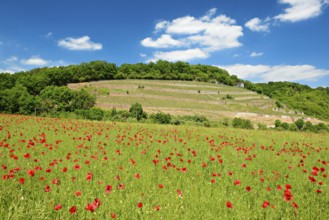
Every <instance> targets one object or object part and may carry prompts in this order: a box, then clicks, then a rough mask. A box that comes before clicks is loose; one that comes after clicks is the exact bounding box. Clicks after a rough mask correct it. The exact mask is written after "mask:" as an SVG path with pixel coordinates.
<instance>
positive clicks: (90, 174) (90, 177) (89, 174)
mask: <svg viewBox="0 0 329 220" xmlns="http://www.w3.org/2000/svg"><path fill="white" fill-rule="evenodd" d="M92 178H93V174H92V172H88V174H87V176H86V180H87V181H90V180H91V179H92Z"/></svg>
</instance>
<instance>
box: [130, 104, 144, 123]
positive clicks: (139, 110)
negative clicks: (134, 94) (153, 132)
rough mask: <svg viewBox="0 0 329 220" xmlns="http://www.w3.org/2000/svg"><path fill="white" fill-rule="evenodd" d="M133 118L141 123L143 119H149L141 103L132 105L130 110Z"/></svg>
mask: <svg viewBox="0 0 329 220" xmlns="http://www.w3.org/2000/svg"><path fill="white" fill-rule="evenodd" d="M129 112H130V114H131V116H132V117H134V118H136V119H137V121H140V120H141V119H142V118H147V114H146V113H145V112H144V111H143V107H142V105H141V104H139V103H135V104H132V105H131V106H130V108H129Z"/></svg>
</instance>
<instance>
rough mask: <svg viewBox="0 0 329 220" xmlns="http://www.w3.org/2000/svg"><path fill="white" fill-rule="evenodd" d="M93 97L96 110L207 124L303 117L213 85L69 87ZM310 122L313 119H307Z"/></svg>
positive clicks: (128, 83) (140, 82) (121, 83)
mask: <svg viewBox="0 0 329 220" xmlns="http://www.w3.org/2000/svg"><path fill="white" fill-rule="evenodd" d="M68 86H69V88H71V89H73V90H79V89H81V88H85V89H86V90H87V91H89V92H90V93H92V94H94V95H96V107H99V108H101V109H106V110H110V109H112V108H116V109H125V110H128V109H129V107H130V106H131V105H132V104H133V103H136V102H138V103H140V104H142V106H143V109H144V110H145V111H146V112H147V113H156V112H163V113H169V114H172V115H203V116H206V117H207V118H209V119H210V120H214V121H218V120H221V119H223V118H234V117H241V118H247V119H250V120H251V121H253V122H255V123H259V122H261V123H265V124H267V125H273V124H274V121H275V120H277V119H279V120H281V121H283V122H288V123H291V122H293V121H295V120H296V118H298V117H301V116H303V115H301V114H296V113H297V112H295V111H292V110H290V109H288V108H286V109H284V110H283V109H281V110H279V109H278V108H277V106H276V104H275V101H273V100H272V99H270V98H268V97H267V96H264V95H261V94H257V93H255V92H252V91H250V90H247V89H243V88H239V87H232V86H225V85H219V84H214V83H204V82H190V81H168V80H167V81H163V80H161V81H159V80H111V81H98V82H87V83H76V84H69V85H68ZM308 120H310V121H312V122H318V120H316V119H311V118H309V119H308Z"/></svg>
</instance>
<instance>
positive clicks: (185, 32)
mask: <svg viewBox="0 0 329 220" xmlns="http://www.w3.org/2000/svg"><path fill="white" fill-rule="evenodd" d="M216 11H217V9H216V8H213V9H211V10H209V11H208V12H207V13H206V14H205V15H204V16H202V17H201V18H196V17H193V16H189V15H188V16H184V17H180V18H176V19H173V20H172V21H165V20H162V21H160V22H158V23H157V24H156V25H155V31H154V33H156V34H158V33H159V32H162V35H161V36H160V37H159V38H158V39H156V40H153V39H152V38H150V37H148V38H145V39H143V40H142V41H141V44H142V45H143V46H146V47H154V48H170V47H186V48H187V49H186V50H174V51H165V52H159V51H157V52H155V53H154V54H153V55H154V59H157V58H159V57H167V54H172V53H171V52H173V54H176V53H177V51H179V54H182V53H183V54H184V56H181V57H182V58H184V61H188V60H192V59H198V58H205V57H209V56H210V53H211V52H215V51H220V50H224V49H228V48H235V47H239V46H241V45H242V44H241V43H240V42H239V38H240V37H241V36H243V28H242V27H241V26H239V25H236V21H235V20H234V19H232V18H230V17H228V16H226V15H219V16H216ZM183 51H184V52H183ZM187 54H188V55H187ZM191 54H194V55H195V57H193V56H191ZM185 55H187V56H185ZM168 58H169V59H170V60H173V59H174V58H171V57H168ZM154 59H153V60H154ZM174 60H178V59H174Z"/></svg>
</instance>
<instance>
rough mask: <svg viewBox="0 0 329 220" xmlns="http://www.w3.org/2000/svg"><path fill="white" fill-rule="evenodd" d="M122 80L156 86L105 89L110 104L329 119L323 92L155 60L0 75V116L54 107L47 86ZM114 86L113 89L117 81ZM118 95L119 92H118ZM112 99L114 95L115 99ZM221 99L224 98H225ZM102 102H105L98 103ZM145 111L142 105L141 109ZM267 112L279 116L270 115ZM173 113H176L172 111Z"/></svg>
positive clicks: (328, 97) (327, 98) (327, 97)
mask: <svg viewBox="0 0 329 220" xmlns="http://www.w3.org/2000/svg"><path fill="white" fill-rule="evenodd" d="M122 79H140V80H161V81H155V82H154V83H153V84H152V85H150V83H148V84H146V81H141V82H140V83H138V82H135V84H134V85H131V86H132V87H136V86H138V85H137V84H145V88H144V90H143V91H148V93H147V94H144V93H141V92H139V93H138V91H139V90H138V91H134V93H135V94H129V95H130V96H127V97H123V96H122V94H120V93H119V92H118V91H116V90H114V91H111V90H112V89H111V90H110V91H109V92H110V94H112V97H111V98H112V100H113V101H114V100H117V99H120V100H122V99H123V98H126V99H128V98H129V99H132V97H133V96H135V97H134V99H135V98H138V97H139V96H140V97H143V96H144V95H147V96H148V97H149V98H148V100H151V95H152V96H153V99H154V100H156V101H157V102H159V103H160V100H161V101H162V102H165V103H167V102H169V101H170V102H172V103H175V104H174V105H175V106H181V107H182V105H183V104H184V103H185V104H184V105H185V106H186V107H188V108H189V107H191V105H193V106H200V110H202V111H205V110H206V109H209V110H210V111H214V110H216V111H223V112H224V111H226V112H246V113H248V114H249V113H261V114H274V115H276V114H279V115H280V114H286V112H285V111H286V110H288V112H289V108H290V109H296V111H290V114H292V115H294V114H295V113H298V112H304V113H305V114H306V115H309V116H314V117H318V118H321V119H327V120H328V119H329V111H328V109H329V108H328V106H329V94H328V93H329V92H328V88H327V89H322V88H317V89H312V88H310V87H308V86H304V85H300V84H297V83H288V82H280V83H272V82H271V83H267V84H254V83H252V82H250V81H245V80H242V79H239V78H238V77H237V76H235V75H230V74H229V73H228V72H227V71H226V70H224V69H220V68H217V67H214V66H209V65H201V64H197V65H191V64H188V63H185V62H176V63H172V62H167V61H163V60H159V61H157V62H156V63H153V62H151V63H149V64H145V63H137V64H122V65H121V66H119V67H118V66H116V65H115V64H113V63H108V62H106V61H92V62H89V63H81V64H79V65H70V66H66V67H51V68H37V69H33V70H30V71H26V72H19V73H16V74H8V73H2V74H0V112H5V113H20V114H38V113H41V112H42V109H40V107H39V106H40V104H42V103H45V102H46V101H47V102H49V101H51V102H52V104H53V105H54V106H58V105H57V104H56V103H54V102H53V101H54V100H50V98H49V97H47V95H45V94H46V93H47V94H49V93H51V91H55V90H56V89H54V88H48V89H47V87H49V86H57V87H59V86H67V85H68V84H70V83H85V82H92V81H101V80H122ZM168 80H176V81H179V82H180V83H178V82H174V81H173V82H172V83H171V85H169V84H170V82H169V81H168ZM189 81H193V82H189ZM115 82H116V83H118V82H119V81H115ZM126 82H127V81H126ZM196 82H208V83H211V84H207V85H206V84H196ZM175 83H177V84H184V88H187V87H189V86H190V87H191V86H192V88H188V89H186V90H190V91H189V92H181V91H179V92H176V93H175V91H173V89H174V90H175V89H176V90H177V89H181V88H178V87H177V85H175ZM189 83H190V84H189ZM241 83H243V84H244V87H245V88H246V89H248V90H251V91H253V92H255V93H251V92H250V91H246V90H241V89H240V90H239V91H236V89H238V88H235V87H234V86H236V85H238V84H241ZM155 84H160V85H161V84H163V86H167V87H168V88H167V89H168V91H163V90H162V91H160V90H159V91H158V93H160V94H157V93H156V92H155V90H154V89H153V90H151V89H150V88H154V87H155ZM119 85H120V84H119ZM220 85H222V87H220ZM224 85H226V86H224ZM92 86H93V85H92ZM121 86H127V85H121ZM228 86H231V87H228ZM211 87H213V88H211ZM129 88H130V87H129ZM45 89H47V92H45V91H44V90H45ZM117 89H118V88H117ZM122 89H124V87H123V88H122ZM162 89H164V88H162ZM59 90H63V91H59ZM59 90H58V89H57V90H56V91H57V93H58V94H61V93H63V94H66V95H67V96H66V98H67V100H66V102H67V103H66V105H70V103H72V100H71V99H70V97H71V96H72V97H73V96H77V94H69V91H64V89H59ZM198 90H200V92H197V93H196V94H193V93H194V92H195V91H198ZM43 91H44V92H43ZM152 91H153V93H155V94H151V93H152ZM230 91H231V92H233V91H235V92H237V94H234V93H232V94H230V93H229V92H230ZM242 91H243V92H242ZM170 92H171V93H170ZM216 92H217V94H216ZM218 92H219V94H218ZM256 93H257V94H259V95H257V94H256ZM42 94H43V95H42ZM115 94H117V96H116V98H115ZM164 94H170V95H169V96H171V98H168V97H165V98H163V97H161V98H160V97H159V95H164ZM80 95H81V94H80ZM84 95H85V94H84ZM119 95H121V97H119ZM194 95H197V96H194ZM225 95H229V96H227V97H226V98H225V97H224V96H225ZM265 95H266V96H268V97H271V98H272V99H274V100H276V102H274V101H271V100H269V99H267V98H266V97H265ZM230 96H232V97H233V99H230ZM57 97H58V96H57ZM63 97H64V96H63ZM72 97H71V98H72ZM140 97H139V98H140ZM99 98H101V97H98V99H97V101H96V102H97V103H96V104H97V105H98V106H100V105H101V104H100V101H99ZM223 98H225V99H223ZM26 100H27V101H26ZM90 100H91V101H90V102H89V103H87V104H86V103H78V104H76V106H80V107H81V106H83V107H86V106H91V104H92V99H90ZM143 100H144V99H143V98H141V102H142V101H143ZM75 102H77V101H75ZM104 102H108V101H107V100H104ZM214 103H216V104H214ZM117 104H118V103H117ZM122 105H127V103H122ZM145 105H148V104H147V103H145ZM103 107H104V106H103ZM149 108H150V107H149ZM154 108H155V109H156V108H158V107H157V106H155V107H154ZM60 109H68V110H70V111H72V110H73V109H74V108H73V107H72V106H66V107H65V108H64V107H63V108H60ZM273 109H277V110H279V111H274V110H273ZM176 110H177V111H178V109H176ZM243 114H244V113H243ZM208 115H210V116H213V113H211V112H210V113H208ZM295 115H296V114H295ZM297 115H298V114H297ZM255 117H258V116H255Z"/></svg>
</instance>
